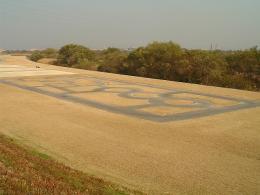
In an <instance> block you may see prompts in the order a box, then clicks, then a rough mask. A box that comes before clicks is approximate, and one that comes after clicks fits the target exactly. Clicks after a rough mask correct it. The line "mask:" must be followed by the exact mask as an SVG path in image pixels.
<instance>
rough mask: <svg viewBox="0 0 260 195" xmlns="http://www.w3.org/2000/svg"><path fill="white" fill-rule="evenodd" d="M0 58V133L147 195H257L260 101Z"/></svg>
mask: <svg viewBox="0 0 260 195" xmlns="http://www.w3.org/2000/svg"><path fill="white" fill-rule="evenodd" d="M0 59H1V60H2V62H0V64H1V66H2V68H4V69H2V71H1V67H0V93H1V95H0V108H1V109H0V132H2V133H4V134H7V135H9V136H13V137H15V138H17V139H19V140H21V141H22V142H25V143H26V144H29V145H31V146H34V147H36V148H38V149H39V150H40V151H43V152H44V153H47V154H49V155H50V156H52V157H54V158H56V159H57V160H59V161H61V162H64V163H66V165H68V166H71V167H73V168H76V169H79V170H82V171H86V172H88V173H90V174H94V175H97V176H99V177H102V178H105V179H109V180H111V181H113V182H116V183H120V184H123V185H125V186H128V187H130V188H134V189H138V190H142V191H144V192H147V193H149V194H258V193H260V187H259V186H260V163H259V162H260V120H259V117H260V107H259V105H260V104H259V101H260V93H257V92H248V91H241V90H233V89H224V88H217V87H207V86H200V85H192V84H184V83H177V82H169V81H161V80H155V79H146V78H137V77H128V76H122V75H114V74H106V73H100V72H91V71H85V70H77V69H69V68H65V67H56V66H51V65H44V64H36V63H33V62H30V61H28V60H26V59H25V58H24V57H20V56H19V57H10V56H1V57H0ZM10 65H16V67H14V66H10ZM36 65H37V66H40V67H41V68H40V69H36V68H35V66H36ZM10 69H12V70H13V72H12V73H11V72H10ZM54 73H55V74H54Z"/></svg>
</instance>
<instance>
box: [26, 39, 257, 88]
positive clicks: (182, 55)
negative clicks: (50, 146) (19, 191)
mask: <svg viewBox="0 0 260 195" xmlns="http://www.w3.org/2000/svg"><path fill="white" fill-rule="evenodd" d="M42 58H56V61H55V65H60V66H67V67H74V68H81V69H87V70H98V71H102V72H110V73H116V74H125V75H132V76H141V77H148V78H156V79H165V80H171V81H179V82H187V83H195V84H202V85H212V86H219V87H228V88H236V89H244V90H254V91H259V89H260V50H259V49H258V48H257V47H253V48H250V49H246V50H237V51H222V50H190V49H184V48H181V46H180V45H178V44H176V43H173V42H153V43H151V44H148V45H147V46H145V47H139V48H137V49H134V50H132V51H126V50H121V49H118V48H108V49H105V50H98V51H94V50H91V49H89V48H87V47H85V46H81V45H76V44H69V45H65V46H63V47H62V48H61V49H59V50H55V49H46V50H43V51H35V52H33V53H32V55H31V56H30V59H31V60H33V61H38V60H39V59H42Z"/></svg>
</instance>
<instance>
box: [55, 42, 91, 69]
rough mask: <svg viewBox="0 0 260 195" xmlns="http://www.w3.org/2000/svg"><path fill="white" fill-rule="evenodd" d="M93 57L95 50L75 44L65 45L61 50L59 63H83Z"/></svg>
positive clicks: (69, 64)
mask: <svg viewBox="0 0 260 195" xmlns="http://www.w3.org/2000/svg"><path fill="white" fill-rule="evenodd" d="M93 59H94V52H93V51H91V50H90V49H89V48H87V47H84V46H81V45H75V44H69V45H65V46H64V47H62V48H61V49H60V50H59V54H58V63H59V64H64V65H68V66H72V65H76V64H82V63H84V62H86V61H91V60H93Z"/></svg>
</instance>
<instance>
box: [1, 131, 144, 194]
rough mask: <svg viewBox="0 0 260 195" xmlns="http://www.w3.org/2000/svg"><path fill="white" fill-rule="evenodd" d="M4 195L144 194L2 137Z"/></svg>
mask: <svg viewBox="0 0 260 195" xmlns="http://www.w3.org/2000/svg"><path fill="white" fill-rule="evenodd" d="M2 194H19V195H23V194H30V195H34V194H35V195H36V194H39V195H41V194H44V195H46V194H59V195H60V194H66V195H67V194H68V195H73V194H94V195H95V194H96V195H102V194H104V195H109V194H111V195H124V194H141V193H139V192H131V191H129V190H127V189H126V188H122V187H118V186H116V185H114V184H111V183H109V182H105V181H104V180H102V179H98V178H95V177H92V176H89V175H87V174H84V173H82V172H80V171H77V170H73V169H71V168H69V167H67V166H65V165H63V164H61V163H58V162H56V161H55V160H53V159H51V158H50V157H49V156H47V155H45V154H42V153H39V152H37V151H35V150H32V149H29V148H27V147H24V146H21V145H19V144H17V143H16V142H15V141H14V140H12V139H10V138H7V137H5V136H3V135H0V195H2Z"/></svg>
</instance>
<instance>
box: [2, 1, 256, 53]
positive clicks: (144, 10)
mask: <svg viewBox="0 0 260 195" xmlns="http://www.w3.org/2000/svg"><path fill="white" fill-rule="evenodd" d="M259 10H260V0H0V48H4V49H32V48H34V49H41V48H47V47H53V48H59V47H61V46H63V45H65V44H68V43H76V44H82V45H85V46H87V47H89V48H92V49H102V48H106V47H118V48H135V47H139V46H144V45H146V44H148V43H150V42H153V41H173V42H175V43H178V44H180V45H181V46H182V47H185V48H194V49H195V48H196V49H210V47H211V45H213V47H214V48H218V49H245V48H250V47H253V46H256V45H258V46H259V47H260V11H259Z"/></svg>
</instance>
